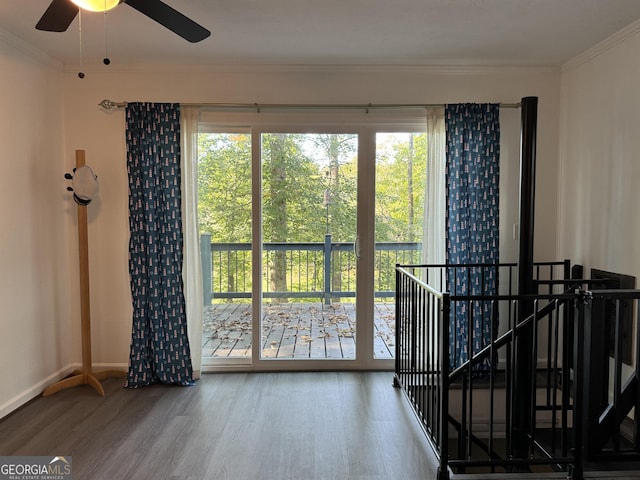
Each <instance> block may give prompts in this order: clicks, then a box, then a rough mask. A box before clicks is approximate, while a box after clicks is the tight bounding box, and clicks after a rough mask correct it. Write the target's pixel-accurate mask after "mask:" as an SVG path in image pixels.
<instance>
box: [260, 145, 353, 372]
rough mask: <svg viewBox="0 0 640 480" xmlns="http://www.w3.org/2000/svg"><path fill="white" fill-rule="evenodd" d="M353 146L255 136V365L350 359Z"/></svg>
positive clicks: (351, 342)
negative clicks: (258, 194) (258, 211)
mask: <svg viewBox="0 0 640 480" xmlns="http://www.w3.org/2000/svg"><path fill="white" fill-rule="evenodd" d="M357 142H358V138H357V135H354V134H320V133H263V134H262V135H261V170H262V190H261V191H262V198H261V202H262V237H263V244H262V256H261V262H262V309H261V312H262V317H261V334H262V337H261V347H260V348H261V350H260V358H261V359H316V360H319V359H355V357H356V353H355V352H356V348H355V341H356V314H355V300H356V258H355V253H354V239H355V237H356V207H357Z"/></svg>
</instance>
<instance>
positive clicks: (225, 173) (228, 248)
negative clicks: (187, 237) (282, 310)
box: [198, 130, 253, 364]
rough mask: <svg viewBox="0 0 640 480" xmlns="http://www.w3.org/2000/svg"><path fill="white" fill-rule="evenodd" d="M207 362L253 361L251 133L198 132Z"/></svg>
mask: <svg viewBox="0 0 640 480" xmlns="http://www.w3.org/2000/svg"><path fill="white" fill-rule="evenodd" d="M198 224H199V229H200V255H201V258H202V274H203V290H204V318H203V325H202V358H203V363H206V364H216V363H225V361H226V362H228V361H237V360H239V359H251V345H252V338H253V332H252V322H251V289H252V280H251V278H252V277H251V270H252V259H251V134H250V133H249V132H248V131H229V130H225V131H221V132H207V133H200V134H199V135H198Z"/></svg>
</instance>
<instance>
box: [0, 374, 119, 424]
mask: <svg viewBox="0 0 640 480" xmlns="http://www.w3.org/2000/svg"><path fill="white" fill-rule="evenodd" d="M80 368H82V364H81V363H70V364H69V365H66V366H65V367H63V368H61V369H60V370H58V371H57V372H54V373H52V374H51V375H49V376H48V377H47V378H45V379H44V380H41V381H40V382H38V383H36V384H35V385H33V386H32V387H30V388H28V389H26V390H25V391H24V392H21V393H19V394H18V395H16V396H15V397H13V398H12V399H10V400H8V401H7V402H5V403H3V404H2V405H0V420H1V419H3V418H4V417H6V416H7V415H9V414H10V413H11V412H13V411H14V410H17V409H18V408H20V407H21V406H22V405H24V404H25V403H27V402H29V401H31V400H33V399H34V398H35V397H37V396H39V395H41V394H42V392H44V391H45V390H46V389H47V388H48V387H49V386H51V385H53V384H54V383H56V382H57V381H59V380H62V379H63V378H65V377H68V376H69V375H71V373H72V372H73V371H74V370H78V369H80ZM92 368H93V369H94V370H95V371H100V370H124V371H125V372H126V371H127V369H128V368H129V365H128V364H127V363H94V364H93V366H92Z"/></svg>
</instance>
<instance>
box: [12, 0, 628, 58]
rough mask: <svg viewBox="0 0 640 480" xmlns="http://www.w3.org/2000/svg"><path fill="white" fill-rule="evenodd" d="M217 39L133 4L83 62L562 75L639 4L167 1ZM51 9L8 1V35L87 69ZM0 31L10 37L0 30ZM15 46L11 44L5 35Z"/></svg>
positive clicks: (90, 40)
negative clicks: (162, 21) (498, 68)
mask: <svg viewBox="0 0 640 480" xmlns="http://www.w3.org/2000/svg"><path fill="white" fill-rule="evenodd" d="M166 3H168V4H169V5H171V6H172V7H173V8H175V9H177V10H179V11H181V12H182V13H184V14H185V15H187V16H189V17H190V18H192V19H194V20H195V21H197V22H198V23H200V24H201V25H203V26H204V27H206V28H208V29H209V30H211V31H212V35H211V37H209V38H207V39H206V40H204V41H202V42H200V43H197V44H191V43H188V42H187V41H185V40H183V39H182V38H180V37H178V36H177V35H175V34H173V33H172V32H170V31H168V30H166V29H165V28H164V27H162V26H160V25H159V24H157V23H155V22H153V21H151V20H149V19H148V18H147V17H145V16H143V15H142V14H140V13H139V12H138V11H136V10H134V9H133V8H131V7H129V6H128V5H126V4H123V5H120V6H118V7H116V9H115V10H112V11H111V12H109V14H108V15H107V17H106V20H107V22H106V23H107V30H106V32H107V33H106V42H105V18H104V14H100V13H84V14H83V15H82V38H83V40H82V52H83V61H84V62H85V63H97V62H101V61H102V58H103V57H104V56H105V50H106V51H107V54H108V56H109V57H110V58H111V59H112V61H113V63H114V64H141V63H142V64H158V63H188V64H199V65H211V64H243V65H247V64H289V65H292V64H305V65H560V64H562V63H563V62H566V61H567V60H569V59H570V58H572V57H573V56H575V55H577V54H579V53H581V52H583V51H584V50H586V49H588V48H590V47H592V46H594V45H595V44H597V43H598V42H600V41H602V40H604V39H605V38H607V37H608V36H609V35H611V34H613V33H615V32H617V31H619V30H620V29H622V28H624V27H625V26H627V25H629V24H631V23H633V22H635V21H636V20H638V19H640V1H638V0H393V1H389V0H319V1H313V2H312V1H309V0H166ZM48 5H49V0H29V1H25V0H2V2H0V28H2V29H3V30H5V31H6V32H9V34H10V35H11V36H15V37H18V38H19V39H21V40H23V41H24V42H26V43H28V44H30V45H31V46H33V47H35V48H37V49H39V50H42V51H43V52H45V53H46V54H48V55H49V56H51V57H53V58H55V59H57V60H59V61H61V62H63V63H64V64H69V65H74V64H77V63H79V58H80V53H79V52H80V47H79V45H80V42H79V31H78V30H79V28H78V19H77V18H76V20H75V21H74V22H73V23H72V24H71V27H70V28H69V29H68V30H67V32H64V33H51V32H41V31H37V30H36V29H35V28H34V26H35V24H36V23H37V21H38V20H39V18H40V16H41V15H42V13H43V12H44V11H45V9H46V8H47V6H48ZM0 33H1V32H0ZM5 37H6V35H5Z"/></svg>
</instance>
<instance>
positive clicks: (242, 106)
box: [98, 99, 520, 113]
mask: <svg viewBox="0 0 640 480" xmlns="http://www.w3.org/2000/svg"><path fill="white" fill-rule="evenodd" d="M98 105H99V106H101V107H102V108H104V109H105V110H111V109H112V108H116V109H120V108H125V107H126V106H127V102H114V101H111V100H107V99H105V100H102V101H101V102H100V103H99V104H98ZM180 105H182V106H185V107H205V108H219V109H223V110H226V109H232V110H233V109H238V110H255V111H256V113H260V112H261V111H262V110H265V109H274V110H322V109H325V110H364V111H365V112H366V113H369V110H401V109H418V108H423V109H424V108H428V107H444V106H445V105H446V104H444V103H425V104H403V103H398V104H394V103H391V104H375V103H368V104H293V103H181V104H180ZM498 106H499V107H500V108H520V102H518V103H499V104H498Z"/></svg>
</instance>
